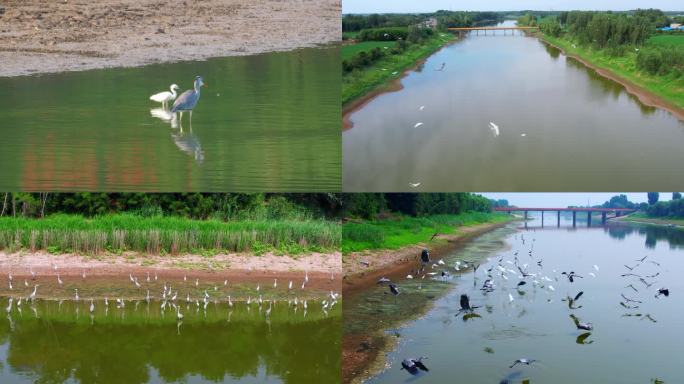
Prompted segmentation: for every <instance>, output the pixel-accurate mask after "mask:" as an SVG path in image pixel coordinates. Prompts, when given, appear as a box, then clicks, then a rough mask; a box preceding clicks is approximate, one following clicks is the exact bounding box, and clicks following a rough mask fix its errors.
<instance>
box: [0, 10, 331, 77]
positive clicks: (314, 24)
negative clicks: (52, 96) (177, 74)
mask: <svg viewBox="0 0 684 384" xmlns="http://www.w3.org/2000/svg"><path fill="white" fill-rule="evenodd" d="M340 15H341V2H340V0H287V1H284V0H259V1H250V0H204V1H176V2H173V1H172V2H166V1H156V0H111V1H101V0H99V1H98V0H96V1H87V0H61V1H39V0H5V1H3V2H2V3H0V62H2V63H3V65H2V66H1V67H0V76H19V75H27V74H35V73H47V72H61V71H78V70H85V69H93V68H108V67H132V66H140V65H145V64H151V63H162V62H175V61H183V60H201V59H206V58H210V57H221V56H234V55H251V54H257V53H262V52H269V51H282V50H291V49H295V48H300V47H312V46H316V45H320V44H326V43H331V42H338V41H340V40H341V36H342V32H341V28H342V27H341V21H340V20H341V19H340V17H341V16H340Z"/></svg>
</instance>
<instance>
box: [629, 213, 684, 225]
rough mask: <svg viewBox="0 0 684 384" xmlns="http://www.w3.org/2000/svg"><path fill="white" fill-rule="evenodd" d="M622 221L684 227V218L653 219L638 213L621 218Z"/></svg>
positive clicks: (645, 214)
mask: <svg viewBox="0 0 684 384" xmlns="http://www.w3.org/2000/svg"><path fill="white" fill-rule="evenodd" d="M620 220H622V221H632V222H635V223H646V224H654V225H677V226H684V217H680V218H676V217H672V218H668V217H652V216H649V215H648V214H647V213H644V212H636V213H632V214H631V215H629V216H625V217H623V218H621V219H620Z"/></svg>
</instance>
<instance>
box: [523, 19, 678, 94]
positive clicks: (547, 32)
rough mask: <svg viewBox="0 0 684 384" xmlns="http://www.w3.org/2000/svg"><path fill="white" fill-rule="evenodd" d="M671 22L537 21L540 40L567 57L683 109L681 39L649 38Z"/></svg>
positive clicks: (646, 20)
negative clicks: (619, 78)
mask: <svg viewBox="0 0 684 384" xmlns="http://www.w3.org/2000/svg"><path fill="white" fill-rule="evenodd" d="M673 20H674V19H672V18H670V17H668V16H667V15H666V14H664V13H663V12H661V11H659V10H654V9H648V10H637V11H634V12H630V13H617V12H587V11H571V12H561V13H559V14H558V15H557V16H549V17H546V18H543V19H541V20H539V21H538V20H537V18H536V17H535V16H533V15H531V16H530V17H525V18H523V19H521V20H519V22H523V23H528V24H533V23H534V24H536V23H538V25H539V26H540V30H541V32H542V34H543V38H544V39H545V40H546V41H548V42H550V43H551V44H554V45H556V46H558V47H560V48H562V49H563V50H565V51H566V52H567V53H568V54H574V55H576V56H578V57H580V58H582V59H583V60H585V61H587V62H589V63H590V64H592V65H595V66H597V67H600V68H605V69H608V70H610V71H611V72H613V73H614V74H616V75H617V76H619V77H621V78H623V79H626V80H628V81H630V82H632V83H634V84H636V85H637V86H639V87H641V88H643V89H646V90H648V91H649V92H651V93H653V94H655V95H658V96H660V97H661V98H663V99H664V100H667V101H669V102H671V103H672V104H674V105H676V106H678V107H680V108H684V92H682V91H684V37H683V36H678V35H675V34H672V35H655V33H656V28H657V27H660V26H663V25H667V24H668V23H669V22H670V21H673Z"/></svg>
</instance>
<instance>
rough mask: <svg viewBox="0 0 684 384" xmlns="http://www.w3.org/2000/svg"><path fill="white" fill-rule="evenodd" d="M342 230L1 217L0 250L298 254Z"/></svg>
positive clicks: (132, 218)
mask: <svg viewBox="0 0 684 384" xmlns="http://www.w3.org/2000/svg"><path fill="white" fill-rule="evenodd" d="M341 237H342V235H341V230H340V226H339V225H338V224H337V223H334V222H330V221H325V220H314V219H310V220H241V221H228V222H222V221H219V220H191V219H186V218H179V217H168V216H155V217H141V216H137V215H133V214H114V215H106V216H98V217H95V218H92V219H87V218H84V217H82V216H77V215H64V214H58V215H52V216H48V217H46V218H44V219H27V218H11V217H3V218H0V249H3V250H9V251H17V250H20V249H28V250H31V251H37V250H47V251H49V252H52V253H62V252H69V253H72V252H73V253H81V254H89V255H96V254H101V253H103V252H125V251H136V252H144V253H150V254H184V253H197V252H203V251H210V250H211V251H228V252H256V253H260V252H264V251H268V250H274V251H280V252H286V253H300V252H307V251H323V250H332V249H337V248H339V245H340V243H341Z"/></svg>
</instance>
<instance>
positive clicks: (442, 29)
mask: <svg viewBox="0 0 684 384" xmlns="http://www.w3.org/2000/svg"><path fill="white" fill-rule="evenodd" d="M502 19H503V14H501V13H496V12H452V11H438V12H434V13H429V14H416V15H403V14H383V15H378V14H373V15H345V16H344V17H343V19H342V31H343V40H344V44H343V46H342V105H343V109H344V110H346V111H349V110H351V109H354V108H355V107H356V106H358V105H362V104H363V103H364V102H365V101H366V99H367V98H368V97H372V96H373V94H375V93H376V92H382V91H384V90H391V89H393V88H396V87H397V85H396V84H394V82H395V81H398V80H399V79H400V78H401V77H402V76H403V75H404V72H405V71H406V70H409V69H411V68H413V67H415V66H416V65H418V64H419V63H420V61H421V60H423V59H425V58H426V57H428V56H430V55H431V54H433V53H434V52H436V51H438V50H439V49H440V48H442V47H443V46H445V45H446V44H449V43H451V42H453V41H455V40H456V36H454V35H453V34H451V33H449V32H448V31H447V28H450V27H468V26H473V25H478V24H483V23H496V22H497V21H500V20H502Z"/></svg>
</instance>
